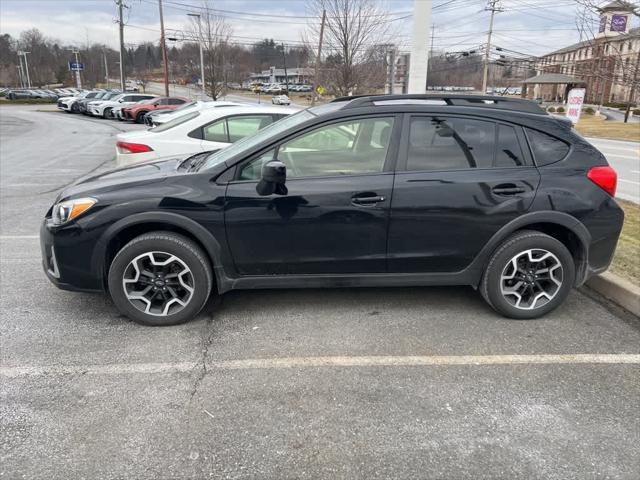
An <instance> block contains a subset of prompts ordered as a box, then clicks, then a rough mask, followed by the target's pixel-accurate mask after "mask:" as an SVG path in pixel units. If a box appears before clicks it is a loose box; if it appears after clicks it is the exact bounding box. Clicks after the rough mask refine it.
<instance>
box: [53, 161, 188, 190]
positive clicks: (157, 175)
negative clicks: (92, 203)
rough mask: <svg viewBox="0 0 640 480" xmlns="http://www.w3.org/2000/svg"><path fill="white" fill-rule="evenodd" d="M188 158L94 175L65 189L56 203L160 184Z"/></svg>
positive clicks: (154, 162)
mask: <svg viewBox="0 0 640 480" xmlns="http://www.w3.org/2000/svg"><path fill="white" fill-rule="evenodd" d="M189 156H190V155H182V156H176V157H172V158H166V159H163V160H156V161H153V162H144V163H140V164H137V165H131V166H127V167H122V168H117V169H115V170H110V171H108V172H105V173H101V174H100V175H94V176H93V177H89V178H86V179H83V180H81V181H79V182H78V183H76V184H75V185H72V186H70V187H69V188H67V189H65V190H64V191H63V192H62V193H61V194H60V196H59V199H58V201H59V200H61V199H66V198H73V197H76V198H77V197H82V196H91V195H96V194H97V193H99V192H100V191H111V190H115V189H120V188H126V187H133V186H138V185H143V184H149V183H156V182H161V181H163V180H164V179H165V178H167V177H168V176H171V175H176V174H177V173H178V167H179V166H180V165H181V164H182V162H183V161H184V160H185V159H186V158H188V157H189Z"/></svg>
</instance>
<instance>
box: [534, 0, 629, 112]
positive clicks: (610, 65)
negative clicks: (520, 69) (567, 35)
mask: <svg viewBox="0 0 640 480" xmlns="http://www.w3.org/2000/svg"><path fill="white" fill-rule="evenodd" d="M633 8H634V7H633V5H631V4H630V3H627V2H625V1H620V0H616V1H614V2H611V3H609V4H607V5H605V6H604V7H602V8H600V24H599V29H598V30H599V31H598V32H597V33H596V34H595V35H594V37H593V38H592V39H590V40H586V41H583V42H579V43H576V44H574V45H570V46H568V47H565V48H561V49H560V50H556V51H554V52H551V53H548V54H546V55H543V56H541V57H539V58H538V59H537V62H536V71H537V74H538V75H546V74H559V76H558V77H559V78H561V77H560V76H562V75H564V76H567V77H571V78H572V79H574V80H575V83H581V84H582V85H583V86H585V87H586V98H585V101H586V102H588V103H600V102H603V103H607V102H624V101H626V100H627V99H628V98H629V93H630V91H631V89H632V85H631V84H632V82H633V83H634V86H635V88H634V92H633V98H634V99H636V101H637V100H638V99H639V97H640V95H639V92H638V90H639V88H638V80H640V71H638V70H639V67H638V63H639V62H640V28H630V24H631V20H632V18H633V14H632V10H633ZM633 79H637V80H633ZM566 88H567V85H566V84H562V83H554V84H536V85H535V87H534V88H529V96H530V97H534V98H543V99H544V100H561V99H562V98H563V97H564V94H565V91H566Z"/></svg>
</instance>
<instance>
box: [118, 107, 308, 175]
mask: <svg viewBox="0 0 640 480" xmlns="http://www.w3.org/2000/svg"><path fill="white" fill-rule="evenodd" d="M296 111H297V109H293V108H291V109H290V108H282V107H271V106H266V105H265V106H261V105H256V106H228V107H226V108H207V109H204V110H195V111H191V112H186V113H184V114H183V115H181V116H179V117H176V118H174V119H173V120H171V121H170V122H167V123H165V124H163V125H160V126H157V127H154V128H150V129H149V130H145V131H142V132H141V131H133V132H125V133H120V134H119V135H118V136H117V144H116V164H117V166H125V165H130V164H133V163H138V162H146V161H148V160H156V159H158V158H162V157H167V156H171V155H183V154H189V153H198V152H206V151H211V150H219V149H221V148H225V147H227V146H228V145H230V144H232V143H234V142H236V141H238V140H240V139H241V138H244V137H247V136H249V135H253V134H254V133H256V132H257V131H258V130H260V129H262V128H264V127H266V126H268V125H271V124H272V123H273V122H275V121H277V120H279V119H280V118H282V117H285V116H287V115H290V114H292V113H295V112H296Z"/></svg>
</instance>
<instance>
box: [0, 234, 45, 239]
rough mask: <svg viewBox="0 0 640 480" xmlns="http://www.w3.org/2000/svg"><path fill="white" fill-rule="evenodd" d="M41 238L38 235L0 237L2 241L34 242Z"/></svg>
mask: <svg viewBox="0 0 640 480" xmlns="http://www.w3.org/2000/svg"><path fill="white" fill-rule="evenodd" d="M35 238H40V237H39V236H38V235H0V240H32V239H35Z"/></svg>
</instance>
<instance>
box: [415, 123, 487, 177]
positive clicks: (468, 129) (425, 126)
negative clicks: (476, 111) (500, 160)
mask: <svg viewBox="0 0 640 480" xmlns="http://www.w3.org/2000/svg"><path fill="white" fill-rule="evenodd" d="M495 138H496V124H495V123H493V122H488V121H484V120H475V119H470V118H457V117H444V116H431V117H426V116H425V117H413V118H411V124H410V128H409V148H408V155H407V170H410V171H425V170H460V169H467V168H488V167H491V166H492V165H493V159H494V146H495Z"/></svg>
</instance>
